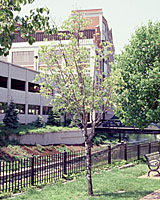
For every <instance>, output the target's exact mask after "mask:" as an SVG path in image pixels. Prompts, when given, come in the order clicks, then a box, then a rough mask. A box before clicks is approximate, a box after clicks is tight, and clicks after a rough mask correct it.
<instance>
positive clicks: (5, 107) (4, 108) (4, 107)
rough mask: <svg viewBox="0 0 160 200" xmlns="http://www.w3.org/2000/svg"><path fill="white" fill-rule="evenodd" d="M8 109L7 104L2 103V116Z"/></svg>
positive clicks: (0, 104) (0, 103) (0, 112)
mask: <svg viewBox="0 0 160 200" xmlns="http://www.w3.org/2000/svg"><path fill="white" fill-rule="evenodd" d="M6 109H7V103H5V102H0V114H3V113H5V111H6Z"/></svg>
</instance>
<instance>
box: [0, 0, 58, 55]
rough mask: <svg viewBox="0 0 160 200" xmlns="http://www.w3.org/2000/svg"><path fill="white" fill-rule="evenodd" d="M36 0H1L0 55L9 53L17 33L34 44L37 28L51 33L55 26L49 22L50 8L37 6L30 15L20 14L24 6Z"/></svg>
mask: <svg viewBox="0 0 160 200" xmlns="http://www.w3.org/2000/svg"><path fill="white" fill-rule="evenodd" d="M34 1H35V0H14V1H11V0H0V56H1V55H5V56H7V55H8V54H9V50H10V49H11V47H12V43H13V40H14V39H16V35H17V34H18V35H20V36H21V37H23V38H25V39H26V40H27V42H29V44H33V42H34V40H35V38H34V37H33V34H35V32H36V31H37V30H41V31H45V32H46V33H47V34H51V33H53V32H54V31H55V28H54V27H53V26H52V28H51V26H50V24H49V17H48V14H49V10H48V9H47V8H37V9H36V10H30V15H29V16H27V15H26V16H24V17H21V16H20V11H21V8H22V6H25V5H27V4H32V3H33V2H34Z"/></svg>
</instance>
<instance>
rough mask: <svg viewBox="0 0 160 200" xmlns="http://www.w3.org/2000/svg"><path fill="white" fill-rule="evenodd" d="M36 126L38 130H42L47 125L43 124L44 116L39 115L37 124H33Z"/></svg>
mask: <svg viewBox="0 0 160 200" xmlns="http://www.w3.org/2000/svg"><path fill="white" fill-rule="evenodd" d="M33 124H34V126H36V127H37V128H41V127H44V126H45V124H44V122H43V118H42V116H40V115H38V117H37V119H36V121H35V122H33Z"/></svg>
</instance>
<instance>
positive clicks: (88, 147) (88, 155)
mask: <svg viewBox="0 0 160 200" xmlns="http://www.w3.org/2000/svg"><path fill="white" fill-rule="evenodd" d="M85 147H86V160H87V177H88V194H89V196H93V187H92V171H91V145H90V143H88V142H85Z"/></svg>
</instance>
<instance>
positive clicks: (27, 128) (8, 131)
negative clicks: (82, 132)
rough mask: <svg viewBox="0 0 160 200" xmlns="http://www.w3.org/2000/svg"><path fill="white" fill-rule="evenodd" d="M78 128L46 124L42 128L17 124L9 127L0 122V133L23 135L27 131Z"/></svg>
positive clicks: (42, 131)
mask: <svg viewBox="0 0 160 200" xmlns="http://www.w3.org/2000/svg"><path fill="white" fill-rule="evenodd" d="M71 130H78V128H69V127H62V126H46V127H43V128H37V127H35V126H33V125H21V124H20V125H19V126H18V128H17V129H9V128H7V127H5V126H4V125H3V124H0V134H8V135H9V134H18V135H24V134H27V133H47V132H60V131H71Z"/></svg>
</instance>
